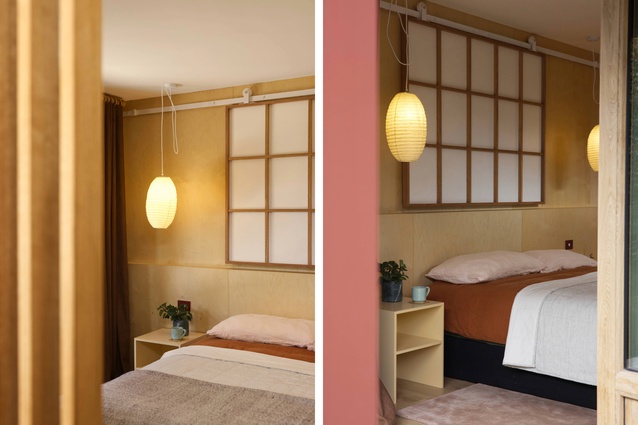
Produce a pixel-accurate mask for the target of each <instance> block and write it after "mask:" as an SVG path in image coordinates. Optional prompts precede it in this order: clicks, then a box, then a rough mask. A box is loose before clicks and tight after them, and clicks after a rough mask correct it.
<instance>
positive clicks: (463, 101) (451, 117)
mask: <svg viewBox="0 0 638 425" xmlns="http://www.w3.org/2000/svg"><path fill="white" fill-rule="evenodd" d="M428 122H429V120H428ZM441 127H442V129H441V130H442V134H441V138H442V139H443V140H441V143H442V144H444V145H452V146H467V95H466V94H465V93H457V92H452V91H445V90H443V91H441ZM428 133H429V131H428Z"/></svg>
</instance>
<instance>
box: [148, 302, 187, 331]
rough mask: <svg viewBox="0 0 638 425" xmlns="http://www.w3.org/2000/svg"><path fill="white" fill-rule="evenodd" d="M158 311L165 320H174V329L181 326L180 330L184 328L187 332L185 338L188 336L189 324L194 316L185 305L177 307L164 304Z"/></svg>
mask: <svg viewBox="0 0 638 425" xmlns="http://www.w3.org/2000/svg"><path fill="white" fill-rule="evenodd" d="M157 311H159V315H160V316H162V318H163V319H170V320H172V321H173V327H176V326H179V327H180V328H184V329H185V330H186V334H185V335H184V336H187V335H188V322H189V321H190V320H192V319H193V314H192V313H191V312H190V311H189V310H188V308H187V307H186V305H185V304H180V305H179V306H177V307H175V306H174V305H171V304H166V303H163V304H162V305H160V306H159V307H157Z"/></svg>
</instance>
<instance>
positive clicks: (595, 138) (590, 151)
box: [587, 125, 600, 171]
mask: <svg viewBox="0 0 638 425" xmlns="http://www.w3.org/2000/svg"><path fill="white" fill-rule="evenodd" d="M599 144H600V126H599V125H596V126H594V128H592V130H591V132H590V133H589V137H588V138H587V161H589V165H591V168H592V169H593V170H594V171H598V145H599Z"/></svg>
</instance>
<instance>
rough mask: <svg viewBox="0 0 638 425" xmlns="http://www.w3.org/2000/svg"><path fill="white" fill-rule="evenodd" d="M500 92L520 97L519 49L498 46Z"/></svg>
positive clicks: (512, 96) (507, 95)
mask: <svg viewBox="0 0 638 425" xmlns="http://www.w3.org/2000/svg"><path fill="white" fill-rule="evenodd" d="M498 94H499V96H505V97H511V98H514V99H518V51H517V50H514V49H510V48H507V47H503V46H499V47H498Z"/></svg>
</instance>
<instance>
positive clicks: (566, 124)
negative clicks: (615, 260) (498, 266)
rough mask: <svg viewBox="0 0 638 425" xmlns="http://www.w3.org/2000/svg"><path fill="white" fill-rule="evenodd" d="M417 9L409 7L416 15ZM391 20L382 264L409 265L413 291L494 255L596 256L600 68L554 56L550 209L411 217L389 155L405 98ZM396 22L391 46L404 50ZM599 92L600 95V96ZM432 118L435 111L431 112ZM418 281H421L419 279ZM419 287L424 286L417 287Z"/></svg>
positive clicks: (517, 34)
mask: <svg viewBox="0 0 638 425" xmlns="http://www.w3.org/2000/svg"><path fill="white" fill-rule="evenodd" d="M416 3H417V1H413V2H409V7H410V8H413V9H415V8H416ZM426 3H427V5H428V13H430V14H432V15H434V16H437V17H440V18H443V19H447V20H450V21H455V22H458V23H461V24H464V25H468V26H471V27H474V28H478V29H482V30H484V31H489V32H492V33H497V34H501V35H503V36H506V37H510V38H515V39H517V40H521V41H526V40H527V37H528V36H529V35H530V34H529V33H527V32H524V31H520V30H517V29H514V28H510V27H506V26H503V25H500V24H496V23H493V22H489V21H486V20H484V19H480V18H477V17H474V16H470V15H466V14H462V13H460V12H457V11H454V10H451V9H448V8H445V7H442V6H439V5H436V4H433V3H429V2H426ZM387 19H388V12H387V11H385V10H380V12H379V54H380V92H379V93H380V94H379V96H380V104H379V161H380V165H379V167H380V170H379V176H380V177H379V208H380V220H379V226H380V237H379V260H380V261H385V260H388V259H395V260H398V259H399V258H403V259H404V261H406V262H407V264H408V267H409V269H410V270H411V271H412V274H410V273H408V274H409V275H410V276H411V279H410V280H409V281H408V290H409V287H410V285H411V284H417V283H423V281H424V280H423V279H424V278H423V274H424V273H425V272H426V271H428V270H429V269H430V268H431V267H432V266H434V265H436V264H438V263H439V262H441V261H442V260H444V259H445V258H448V257H449V256H452V255H458V254H463V253H469V252H476V251H487V250H492V249H512V250H525V249H533V248H536V249H541V248H563V247H564V240H565V239H573V240H574V250H575V251H576V252H580V253H583V254H586V255H590V254H593V255H594V256H595V255H596V250H597V243H596V231H597V225H596V219H597V213H596V206H597V197H598V174H597V173H595V172H594V171H593V170H592V169H591V168H590V166H589V164H588V162H587V156H586V146H587V136H588V135H589V132H590V130H591V129H592V127H593V126H594V125H595V124H597V123H598V104H597V103H596V102H597V101H598V100H599V99H598V98H599V95H598V76H597V73H596V74H595V73H594V70H593V68H592V67H589V66H585V65H580V64H576V63H574V62H571V61H567V60H564V59H558V58H556V57H552V56H547V60H546V117H545V118H546V128H545V152H546V160H545V204H543V205H540V206H539V207H537V208H525V209H511V208H509V209H484V210H481V211H478V210H457V211H449V210H448V211H442V210H422V211H413V210H411V211H405V210H404V209H403V207H402V199H401V192H402V191H401V188H402V186H401V185H402V182H401V164H400V163H399V162H397V161H396V160H395V159H394V157H393V156H392V154H391V153H390V150H389V149H388V146H387V143H386V139H385V129H384V125H385V113H386V110H387V108H388V105H389V104H390V100H391V99H392V97H393V96H394V95H395V94H396V93H397V92H398V91H400V90H401V67H400V66H399V64H398V62H397V61H396V60H395V58H394V56H393V54H392V51H391V49H390V46H389V43H388V39H387V37H386V24H387ZM400 31H401V30H400V26H399V23H398V18H397V15H396V14H394V13H393V14H392V16H391V18H390V32H389V33H390V39H391V40H392V43H393V45H394V46H395V49H396V48H397V47H399V46H400V39H399V37H400ZM537 41H538V45H539V46H542V47H546V48H549V49H553V50H558V51H562V52H564V53H567V54H570V55H574V56H579V57H582V58H583V59H587V60H592V53H591V52H587V51H583V50H581V49H577V48H574V47H572V46H567V45H564V44H562V43H558V42H556V41H553V40H548V39H544V38H542V37H538V36H537ZM594 92H595V93H594ZM426 114H427V111H426ZM413 275H414V277H413ZM415 279H416V280H415Z"/></svg>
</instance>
